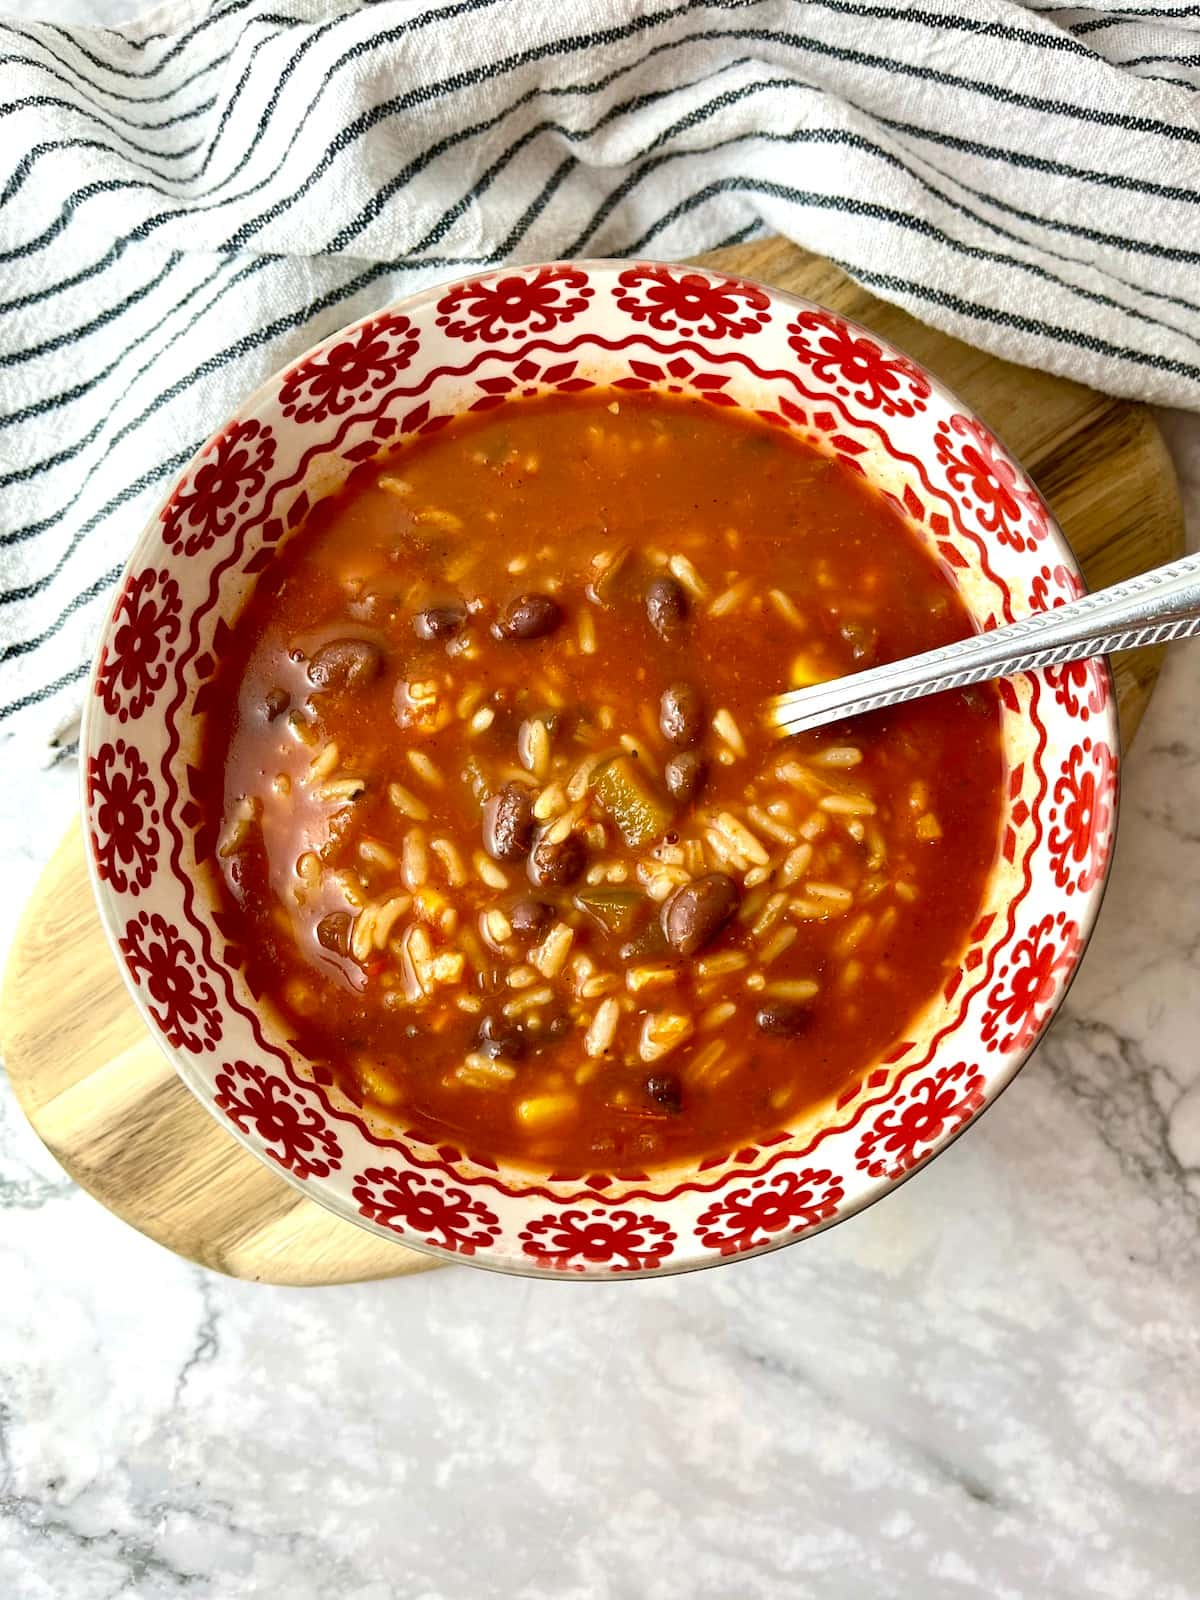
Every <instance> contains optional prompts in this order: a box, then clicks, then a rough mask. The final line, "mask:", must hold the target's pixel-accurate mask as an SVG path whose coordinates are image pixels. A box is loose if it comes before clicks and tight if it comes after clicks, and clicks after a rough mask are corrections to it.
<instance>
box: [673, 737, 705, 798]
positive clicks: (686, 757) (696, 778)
mask: <svg viewBox="0 0 1200 1600" xmlns="http://www.w3.org/2000/svg"><path fill="white" fill-rule="evenodd" d="M665 777H666V780H667V792H668V794H670V796H671V798H672V800H678V801H679V803H680V805H687V803H688V801H689V800H691V799H692V798H693V797H694V796H695V794H696V791H697V790H698V789H699V787H700V785H701V784H702V783H703V781H704V759H703V757H702V756H699V755H697V754H696V752H695V751H694V750H683V751H681V752H680V754H679V755H677V756H672V757H671V759H670V761H668V762H667V765H666V771H665Z"/></svg>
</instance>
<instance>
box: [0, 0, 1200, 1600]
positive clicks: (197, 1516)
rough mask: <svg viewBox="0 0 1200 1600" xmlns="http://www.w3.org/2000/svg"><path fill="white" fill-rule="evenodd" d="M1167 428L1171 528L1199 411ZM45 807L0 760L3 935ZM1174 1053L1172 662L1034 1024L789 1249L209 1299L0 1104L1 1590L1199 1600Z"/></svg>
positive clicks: (1179, 763)
mask: <svg viewBox="0 0 1200 1600" xmlns="http://www.w3.org/2000/svg"><path fill="white" fill-rule="evenodd" d="M38 9H40V8H38ZM52 9H54V10H56V11H59V12H65V11H66V10H68V9H69V11H70V14H72V15H78V16H85V15H89V14H96V15H98V16H102V17H104V18H105V20H107V16H108V14H110V6H109V5H106V4H104V3H103V0H92V3H88V0H79V3H78V4H75V5H71V6H70V7H69V8H68V7H65V6H64V7H54V8H52ZM120 9H124V7H121V8H120ZM1163 424H1164V428H1165V429H1166V431H1167V433H1168V437H1169V439H1170V442H1171V445H1172V450H1173V453H1174V455H1175V458H1176V462H1177V465H1178V468H1179V471H1180V475H1181V478H1182V480H1183V483H1184V487H1185V493H1186V498H1187V503H1188V511H1189V526H1190V529H1191V535H1192V543H1193V546H1195V545H1196V544H1197V542H1200V418H1194V417H1184V416H1181V415H1166V416H1164V417H1163ZM75 784H76V777H75V773H74V771H73V770H69V769H68V768H67V767H66V766H60V767H58V768H52V769H50V770H48V771H45V772H41V773H36V774H29V773H27V772H26V771H25V770H23V769H22V770H20V771H19V772H18V771H14V769H13V768H12V766H11V764H10V766H9V768H8V770H6V773H5V783H4V785H3V787H2V788H0V859H2V860H3V863H4V867H5V874H6V884H7V890H6V894H5V896H4V898H3V901H2V902H0V951H2V950H3V949H4V948H6V947H7V943H8V940H9V938H10V937H11V933H12V928H13V925H14V923H15V920H16V915H17V912H18V910H19V908H20V904H21V902H22V900H23V898H24V896H25V894H26V892H27V891H28V889H29V888H30V887H31V886H32V884H33V882H34V880H35V878H36V876H37V873H38V871H39V869H40V865H41V863H42V862H43V861H44V859H45V858H46V857H47V856H48V855H49V853H50V851H51V850H52V848H53V847H54V845H55V844H56V843H57V841H58V839H59V837H60V836H61V834H62V832H63V830H64V828H65V827H66V825H67V822H68V820H69V819H70V817H71V814H72V811H73V809H74V805H75V794H76V789H75ZM1198 1037H1200V644H1196V645H1191V646H1187V645H1185V646H1181V647H1175V649H1174V651H1173V653H1172V655H1171V657H1170V659H1169V661H1168V663H1167V667H1166V670H1165V672H1164V674H1163V678H1162V681H1161V684H1160V687H1159V690H1158V692H1157V694H1156V696H1155V698H1154V700H1153V702H1152V704H1151V707H1150V710H1149V712H1148V714H1147V717H1146V720H1145V723H1144V725H1143V728H1142V731H1141V734H1140V736H1139V738H1138V742H1137V745H1136V747H1135V749H1134V751H1133V753H1132V757H1131V759H1130V760H1129V762H1128V765H1127V767H1126V769H1125V774H1124V796H1123V816H1122V822H1121V833H1120V844H1119V848H1118V851H1117V857H1116V863H1115V866H1114V869H1113V875H1112V881H1111V886H1110V888H1109V892H1108V898H1107V903H1106V905H1105V908H1104V912H1103V915H1102V918H1101V921H1100V925H1099V928H1098V930H1097V933H1096V936H1095V938H1094V941H1093V943H1092V947H1091V949H1090V951H1089V953H1088V956H1087V959H1086V961H1085V963H1084V966H1083V969H1082V972H1081V974H1080V977H1079V979H1078V981H1077V983H1076V984H1075V986H1074V988H1073V990H1072V992H1071V995H1070V998H1069V1000H1068V1002H1067V1005H1066V1007H1065V1008H1064V1011H1063V1013H1062V1015H1061V1016H1060V1017H1059V1019H1058V1021H1057V1022H1056V1024H1055V1026H1054V1028H1053V1030H1052V1032H1051V1033H1050V1035H1049V1037H1048V1038H1047V1040H1046V1041H1045V1043H1044V1044H1043V1045H1042V1047H1041V1049H1040V1050H1039V1051H1038V1052H1037V1054H1036V1055H1035V1057H1034V1058H1033V1060H1032V1061H1031V1062H1030V1063H1029V1064H1028V1066H1027V1067H1026V1068H1025V1070H1024V1071H1023V1072H1022V1074H1021V1075H1020V1077H1019V1078H1018V1079H1017V1081H1016V1083H1015V1084H1014V1085H1013V1087H1012V1088H1011V1089H1010V1090H1009V1092H1008V1093H1006V1094H1005V1095H1004V1096H1003V1097H1002V1098H1001V1099H1000V1101H999V1102H998V1104H997V1105H996V1107H995V1108H994V1109H993V1110H992V1111H990V1112H989V1114H988V1115H987V1116H986V1117H985V1118H984V1119H983V1120H982V1121H981V1122H980V1124H979V1125H978V1126H977V1127H976V1128H974V1129H972V1130H971V1131H970V1132H969V1133H968V1134H967V1135H966V1137H964V1138H963V1139H961V1140H960V1141H959V1142H958V1143H957V1144H955V1145H954V1146H953V1147H952V1148H951V1149H950V1150H949V1151H948V1152H947V1153H946V1154H945V1155H944V1156H943V1157H941V1158H940V1159H939V1160H938V1161H936V1162H935V1163H934V1164H933V1165H932V1166H931V1167H929V1168H928V1169H927V1170H925V1171H924V1172H923V1173H921V1174H919V1175H918V1176H917V1177H916V1178H915V1179H914V1180H913V1181H912V1182H911V1183H909V1184H907V1185H905V1186H904V1187H903V1188H902V1189H901V1190H899V1191H898V1192H897V1193H896V1194H895V1195H894V1196H892V1197H890V1198H889V1199H888V1200H887V1202H886V1203H885V1204H883V1205H881V1206H877V1207H875V1208H874V1209H872V1210H871V1211H868V1212H867V1213H865V1214H864V1215H862V1216H860V1217H858V1218H855V1219H853V1220H852V1221H850V1222H849V1223H847V1224H846V1225H844V1226H842V1227H839V1228H836V1229H834V1230H833V1231H832V1232H829V1233H826V1234H823V1235H820V1236H819V1237H817V1238H816V1239H813V1240H810V1241H808V1242H806V1243H804V1244H802V1245H800V1246H799V1247H798V1248H794V1249H789V1250H786V1251H783V1252H780V1253H777V1254H773V1255H769V1256H766V1257H763V1258H761V1259H758V1260H755V1261H749V1262H742V1263H739V1264H736V1265H732V1266H728V1267H724V1268H721V1269H720V1270H718V1271H715V1272H708V1273H702V1274H698V1275H694V1276H688V1277H683V1278H674V1279H664V1280H661V1281H657V1282H655V1281H648V1282H636V1283H633V1282H630V1283H624V1284H621V1285H603V1284H596V1285H592V1284H579V1283H574V1284H570V1285H567V1284H562V1285H560V1284H553V1283H552V1284H545V1283H537V1282H530V1281H525V1280H516V1279H506V1278H501V1277H495V1276H492V1275H491V1274H488V1273H481V1272H474V1271H471V1270H469V1269H467V1268H462V1267H450V1268H445V1269H442V1270H438V1271H435V1272H430V1273H427V1274H425V1275H423V1276H420V1277H417V1278H415V1279H411V1280H408V1281H396V1282H391V1283H380V1284H365V1285H358V1286H355V1287H350V1288H340V1289H331V1290H318V1291H314V1290H308V1291H305V1290H285V1289H275V1288H264V1287H259V1286H255V1285H251V1284H244V1283H236V1282H232V1281H230V1280H227V1279H223V1278H219V1277H217V1276H215V1275H212V1274H208V1273H205V1272H204V1271H202V1270H201V1269H199V1268H195V1267H192V1266H190V1265H187V1264H185V1263H184V1262H181V1261H179V1260H177V1259H175V1258H174V1257H172V1256H171V1255H169V1254H168V1253H167V1252H165V1251H164V1250H161V1249H160V1248H159V1247H157V1246H156V1245H154V1244H151V1243H150V1242H149V1241H148V1240H146V1239H143V1238H142V1237H141V1236H140V1235H138V1234H136V1233H134V1232H132V1231H131V1230H130V1229H128V1228H126V1227H125V1226H124V1225H123V1224H122V1223H120V1222H118V1221H116V1220H115V1219H114V1218H112V1217H111V1216H109V1215H108V1214H107V1213H106V1212H104V1211H103V1210H102V1209H101V1208H100V1207H99V1206H97V1205H96V1204H95V1203H94V1202H93V1201H91V1200H90V1199H89V1198H88V1197H87V1196H86V1195H84V1194H83V1193H81V1192H80V1191H79V1190H77V1189H76V1188H75V1187H74V1185H73V1184H72V1183H71V1182H70V1181H69V1180H68V1179H66V1177H65V1176H64V1175H63V1173H62V1172H61V1171H60V1170H59V1169H58V1168H57V1167H56V1165H55V1164H54V1162H53V1161H52V1160H51V1159H50V1158H49V1156H48V1155H47V1154H46V1152H45V1151H44V1150H43V1149H42V1147H41V1146H40V1144H39V1143H38V1141H37V1140H36V1138H35V1137H34V1136H33V1134H32V1133H31V1132H30V1130H29V1129H28V1127H27V1125H26V1124H25V1122H24V1119H23V1117H22V1116H21V1114H20V1112H19V1111H18V1110H17V1108H16V1106H15V1105H14V1103H13V1101H12V1099H11V1096H10V1094H9V1092H8V1090H7V1086H6V1085H5V1084H4V1083H3V1082H2V1081H0V1216H2V1221H0V1597H2V1600H112V1597H115V1596H117V1595H121V1596H132V1597H134V1600H167V1597H175V1596H178V1595H181V1594H186V1595H188V1596H190V1597H194V1600H235V1597H242V1596H259V1595H261V1596H266V1597H271V1600H276V1597H283V1596H286V1597H287V1600H460V1597H462V1600H466V1597H471V1600H475V1597H477V1596H502V1597H504V1600H678V1597H680V1596H687V1597H688V1600H710V1597H711V1600H725V1597H728V1596H733V1595H737V1596H740V1597H742V1600H777V1597H779V1596H784V1595H786V1596H789V1597H808V1596H812V1597H815V1600H892V1597H895V1596H899V1595H903V1594H908V1593H915V1594H920V1595H922V1596H934V1597H937V1600H943V1597H944V1600H958V1597H963V1600H966V1597H981V1600H1015V1597H1020V1600H1025V1597H1029V1600H1075V1597H1084V1596H1086V1597H1093V1596H1094V1597H1101V1600H1196V1597H1197V1596H1200V1449H1198V1448H1197V1440H1198V1437H1200V1049H1198V1048H1197V1043H1196V1041H1197V1038H1198Z"/></svg>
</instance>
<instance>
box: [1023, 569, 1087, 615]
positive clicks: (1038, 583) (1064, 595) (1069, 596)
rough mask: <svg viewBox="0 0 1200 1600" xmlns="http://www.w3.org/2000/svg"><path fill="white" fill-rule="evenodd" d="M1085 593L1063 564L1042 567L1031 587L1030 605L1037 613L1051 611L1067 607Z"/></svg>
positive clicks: (1073, 575) (1077, 580)
mask: <svg viewBox="0 0 1200 1600" xmlns="http://www.w3.org/2000/svg"><path fill="white" fill-rule="evenodd" d="M1082 593H1083V585H1082V584H1081V583H1080V581H1079V579H1078V578H1077V577H1076V576H1075V574H1074V573H1073V572H1072V571H1071V569H1070V567H1066V566H1064V565H1063V564H1062V562H1061V561H1060V562H1057V563H1056V564H1055V565H1054V566H1053V567H1049V566H1046V567H1042V569H1041V570H1040V571H1039V573H1038V574H1037V576H1036V577H1035V578H1034V580H1033V582H1032V583H1031V584H1030V586H1029V603H1030V605H1031V606H1032V607H1033V609H1034V610H1035V611H1051V610H1053V609H1054V607H1055V606H1065V605H1066V603H1067V601H1068V600H1076V599H1078V598H1079V596H1080V595H1081V594H1082Z"/></svg>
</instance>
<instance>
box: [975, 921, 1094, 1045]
mask: <svg viewBox="0 0 1200 1600" xmlns="http://www.w3.org/2000/svg"><path fill="white" fill-rule="evenodd" d="M1081 943H1082V941H1081V939H1080V936H1079V929H1078V928H1077V927H1076V925H1075V923H1073V922H1068V921H1067V919H1066V916H1065V914H1064V913H1063V912H1061V911H1060V912H1059V913H1058V914H1057V916H1055V915H1053V914H1051V913H1050V912H1047V914H1046V915H1045V916H1044V917H1043V918H1042V919H1041V921H1040V922H1037V923H1035V924H1034V926H1033V927H1032V928H1030V930H1029V932H1028V933H1027V934H1026V935H1025V937H1024V938H1023V939H1019V940H1018V941H1017V943H1016V944H1015V945H1014V946H1013V950H1012V954H1011V956H1010V957H1009V958H1008V960H1007V962H1006V963H1005V965H1004V966H1003V967H1002V968H1001V969H1000V978H999V981H998V982H997V983H996V984H994V985H993V987H992V988H991V990H990V991H989V993H988V997H987V1009H986V1011H985V1012H984V1016H983V1028H982V1035H983V1041H984V1043H985V1044H986V1045H987V1047H988V1049H989V1050H1003V1051H1008V1050H1024V1049H1025V1048H1026V1046H1028V1045H1031V1044H1032V1043H1033V1041H1034V1040H1035V1039H1036V1038H1037V1036H1038V1033H1039V1031H1040V1030H1041V1027H1042V1024H1043V1022H1045V1020H1046V1016H1047V1013H1048V1012H1049V1009H1050V1006H1051V1005H1052V1004H1053V1001H1054V996H1055V994H1056V993H1057V990H1058V986H1059V984H1060V983H1061V981H1062V980H1063V979H1064V978H1065V977H1066V976H1067V974H1068V973H1069V972H1070V971H1071V969H1072V967H1073V966H1074V965H1075V960H1076V957H1077V956H1078V954H1079V948H1080V945H1081ZM1006 1030H1007V1031H1006Z"/></svg>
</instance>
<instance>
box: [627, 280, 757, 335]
mask: <svg viewBox="0 0 1200 1600" xmlns="http://www.w3.org/2000/svg"><path fill="white" fill-rule="evenodd" d="M617 284H618V287H617V288H615V289H614V290H613V294H614V295H615V296H616V301H617V304H618V306H620V308H621V310H622V311H624V312H626V313H628V315H629V316H631V317H632V318H633V320H634V321H635V322H646V323H649V325H650V327H652V328H657V329H658V330H659V332H661V333H674V332H675V331H676V329H678V328H679V327H680V326H681V325H683V326H685V327H686V329H687V332H689V333H694V334H697V335H698V336H699V337H701V338H706V339H719V338H730V339H740V338H741V337H742V336H743V334H747V333H757V332H758V331H759V329H760V328H763V327H765V326H766V324H767V323H768V322H769V321H770V316H769V308H770V304H771V302H770V301H769V300H768V299H767V297H766V295H765V294H764V293H763V292H762V290H761V289H757V288H755V286H754V285H753V284H752V283H739V282H737V281H736V279H733V278H713V277H709V276H708V275H707V274H705V273H703V272H672V271H671V269H670V268H669V267H648V266H643V267H630V268H629V269H628V271H626V272H623V273H622V274H621V276H620V277H619V278H618V279H617Z"/></svg>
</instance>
